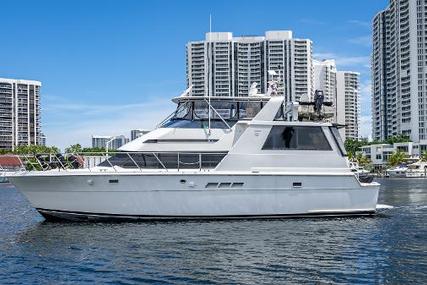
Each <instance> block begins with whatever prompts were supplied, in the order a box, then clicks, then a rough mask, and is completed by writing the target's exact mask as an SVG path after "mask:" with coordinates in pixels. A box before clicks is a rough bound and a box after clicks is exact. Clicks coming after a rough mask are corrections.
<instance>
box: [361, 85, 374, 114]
mask: <svg viewBox="0 0 427 285" xmlns="http://www.w3.org/2000/svg"><path fill="white" fill-rule="evenodd" d="M371 87H372V85H371V81H370V80H366V81H362V82H361V83H360V107H361V114H362V116H363V115H370V114H371V92H372V91H371Z"/></svg>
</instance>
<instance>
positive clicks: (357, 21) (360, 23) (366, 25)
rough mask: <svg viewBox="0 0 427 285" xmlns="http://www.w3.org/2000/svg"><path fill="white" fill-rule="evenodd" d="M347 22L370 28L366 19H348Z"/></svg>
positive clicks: (369, 23)
mask: <svg viewBox="0 0 427 285" xmlns="http://www.w3.org/2000/svg"><path fill="white" fill-rule="evenodd" d="M347 22H348V23H349V24H352V25H355V26H359V27H365V28H371V22H368V21H360V20H350V21H347Z"/></svg>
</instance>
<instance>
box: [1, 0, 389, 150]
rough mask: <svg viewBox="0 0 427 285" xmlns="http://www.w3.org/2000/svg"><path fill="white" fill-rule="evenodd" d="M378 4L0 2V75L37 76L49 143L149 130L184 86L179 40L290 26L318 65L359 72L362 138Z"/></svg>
mask: <svg viewBox="0 0 427 285" xmlns="http://www.w3.org/2000/svg"><path fill="white" fill-rule="evenodd" d="M387 3H388V1H387V0H345V1H343V0H322V1H319V0H305V1H304V0H292V1H290V0H279V1H276V0H270V1H250V0H246V1H240V0H234V1H233V0H228V1H227V0H215V1H200V0H199V1H191V0H188V1H187V0H181V1H162V0H159V1H154V0H151V1H148V0H144V1H138V0H133V1H131V0H121V1H119V0H116V1H111V0H91V1H80V0H73V1H49V0H44V1H20V0H13V1H12V0H2V1H1V7H2V11H3V13H2V18H1V38H2V44H1V45H0V77H6V78H19V79H32V80H40V81H41V82H42V89H41V108H42V131H43V132H44V133H45V134H46V136H47V144H48V145H56V146H59V147H61V148H64V147H66V146H69V145H71V144H74V143H80V144H82V145H84V146H90V144H91V135H119V134H124V135H126V136H130V130H131V129H135V128H146V129H152V128H154V127H155V126H156V125H157V123H159V122H160V121H161V120H162V119H163V118H164V117H166V116H167V115H168V114H169V113H170V112H171V111H172V110H173V109H174V105H173V103H171V101H170V99H171V98H172V97H174V96H177V95H179V94H180V93H181V92H182V91H183V90H185V88H186V78H185V44H186V43H187V42H188V41H194V40H202V39H204V35H205V33H206V32H208V31H209V15H210V14H211V15H212V31H213V32H233V35H235V36H240V35H263V34H264V33H265V31H268V30H292V31H293V35H294V37H295V38H308V39H311V40H312V41H313V55H314V57H315V58H317V59H335V60H336V62H337V68H338V70H350V71H357V72H360V74H361V75H360V77H361V134H362V136H364V137H368V136H370V134H371V119H370V117H371V103H370V99H371V83H370V76H371V75H370V56H371V21H372V18H373V16H374V15H375V14H376V13H377V12H379V11H380V10H382V9H384V8H385V7H386V6H387Z"/></svg>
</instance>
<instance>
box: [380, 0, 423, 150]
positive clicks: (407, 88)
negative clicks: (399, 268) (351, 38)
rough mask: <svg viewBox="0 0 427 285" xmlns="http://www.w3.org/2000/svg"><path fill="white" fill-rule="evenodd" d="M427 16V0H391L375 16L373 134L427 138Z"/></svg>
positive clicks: (418, 138) (417, 138)
mask: <svg viewBox="0 0 427 285" xmlns="http://www.w3.org/2000/svg"><path fill="white" fill-rule="evenodd" d="M426 20H427V1H426V0H390V2H389V5H388V7H387V8H386V9H385V10H383V11H381V12H379V13H378V14H377V15H376V16H375V17H374V19H373V23H372V28H373V33H372V36H373V38H372V42H373V52H372V136H373V139H378V140H384V139H386V138H388V137H390V136H394V135H399V134H403V135H408V136H410V137H411V139H412V140H413V141H415V142H418V141H419V140H424V139H426V138H427V137H426V136H427V89H426V88H427V72H426V70H427V37H426V35H427V26H426V24H427V22H426Z"/></svg>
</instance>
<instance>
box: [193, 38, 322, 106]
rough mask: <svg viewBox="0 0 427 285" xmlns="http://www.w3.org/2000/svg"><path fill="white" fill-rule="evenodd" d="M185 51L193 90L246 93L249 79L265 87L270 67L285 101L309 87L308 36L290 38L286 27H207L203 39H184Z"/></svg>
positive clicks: (214, 93)
mask: <svg viewBox="0 0 427 285" xmlns="http://www.w3.org/2000/svg"><path fill="white" fill-rule="evenodd" d="M186 56H187V85H188V86H190V85H191V86H192V90H191V94H192V95H194V96H208V95H210V96H247V95H248V93H249V89H250V86H251V85H252V83H254V82H256V83H257V84H258V89H259V91H260V92H261V93H266V90H267V87H268V86H267V82H268V80H270V79H271V78H270V77H269V72H268V71H269V70H272V71H275V73H276V74H277V76H278V77H280V81H281V82H282V84H281V85H280V86H279V92H278V93H279V94H281V95H285V96H286V97H287V98H288V101H289V100H298V99H299V98H300V97H301V96H302V95H307V96H312V94H313V92H314V89H313V66H312V42H311V40H308V39H295V38H293V37H292V32H291V31H269V32H266V33H265V36H243V37H233V34H232V33H229V32H224V33H207V34H206V38H205V40H204V41H195V42H189V43H188V44H187V54H186Z"/></svg>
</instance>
